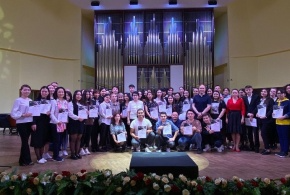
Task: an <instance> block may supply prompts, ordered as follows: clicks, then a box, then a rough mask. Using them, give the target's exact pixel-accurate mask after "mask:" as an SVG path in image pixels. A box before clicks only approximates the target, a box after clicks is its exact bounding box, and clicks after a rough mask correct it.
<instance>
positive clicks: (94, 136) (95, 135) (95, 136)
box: [91, 118, 100, 150]
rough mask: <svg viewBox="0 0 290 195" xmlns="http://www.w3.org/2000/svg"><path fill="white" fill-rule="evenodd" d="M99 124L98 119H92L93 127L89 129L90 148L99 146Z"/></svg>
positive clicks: (93, 148) (94, 148)
mask: <svg viewBox="0 0 290 195" xmlns="http://www.w3.org/2000/svg"><path fill="white" fill-rule="evenodd" d="M99 136H100V125H99V119H98V118H97V119H95V120H94V125H93V129H92V131H91V144H92V146H91V149H92V150H97V149H98V148H99Z"/></svg>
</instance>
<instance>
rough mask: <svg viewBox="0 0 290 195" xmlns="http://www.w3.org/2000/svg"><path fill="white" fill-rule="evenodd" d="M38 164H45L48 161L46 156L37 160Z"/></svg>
mask: <svg viewBox="0 0 290 195" xmlns="http://www.w3.org/2000/svg"><path fill="white" fill-rule="evenodd" d="M37 163H38V164H44V163H46V160H45V159H44V158H42V159H40V160H38V161H37Z"/></svg>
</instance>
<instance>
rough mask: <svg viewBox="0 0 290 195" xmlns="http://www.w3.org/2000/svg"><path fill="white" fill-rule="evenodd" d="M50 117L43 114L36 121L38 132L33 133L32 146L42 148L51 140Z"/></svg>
mask: <svg viewBox="0 0 290 195" xmlns="http://www.w3.org/2000/svg"><path fill="white" fill-rule="evenodd" d="M49 121H50V117H49V116H47V115H46V114H41V115H40V116H38V117H37V120H36V131H32V132H31V140H30V146H32V147H35V148H42V147H43V146H44V145H45V144H46V143H47V142H48V141H49V140H48V137H49V134H50V125H49Z"/></svg>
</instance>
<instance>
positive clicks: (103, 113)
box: [99, 101, 112, 125]
mask: <svg viewBox="0 0 290 195" xmlns="http://www.w3.org/2000/svg"><path fill="white" fill-rule="evenodd" d="M106 109H112V108H111V104H110V102H108V103H106V102H105V101H103V102H102V103H101V104H100V109H99V113H100V119H99V123H100V124H101V123H105V124H106V125H111V119H110V118H106Z"/></svg>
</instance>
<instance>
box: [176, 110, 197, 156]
mask: <svg viewBox="0 0 290 195" xmlns="http://www.w3.org/2000/svg"><path fill="white" fill-rule="evenodd" d="M186 117H187V119H186V120H185V121H183V122H182V123H181V125H180V133H181V137H180V138H179V140H178V145H179V149H180V150H181V151H184V150H185V148H186V147H187V146H189V144H196V146H197V153H198V154H201V153H202V149H201V141H202V138H201V131H202V128H201V124H200V122H199V120H196V119H194V111H193V110H192V109H189V110H187V112H186Z"/></svg>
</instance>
